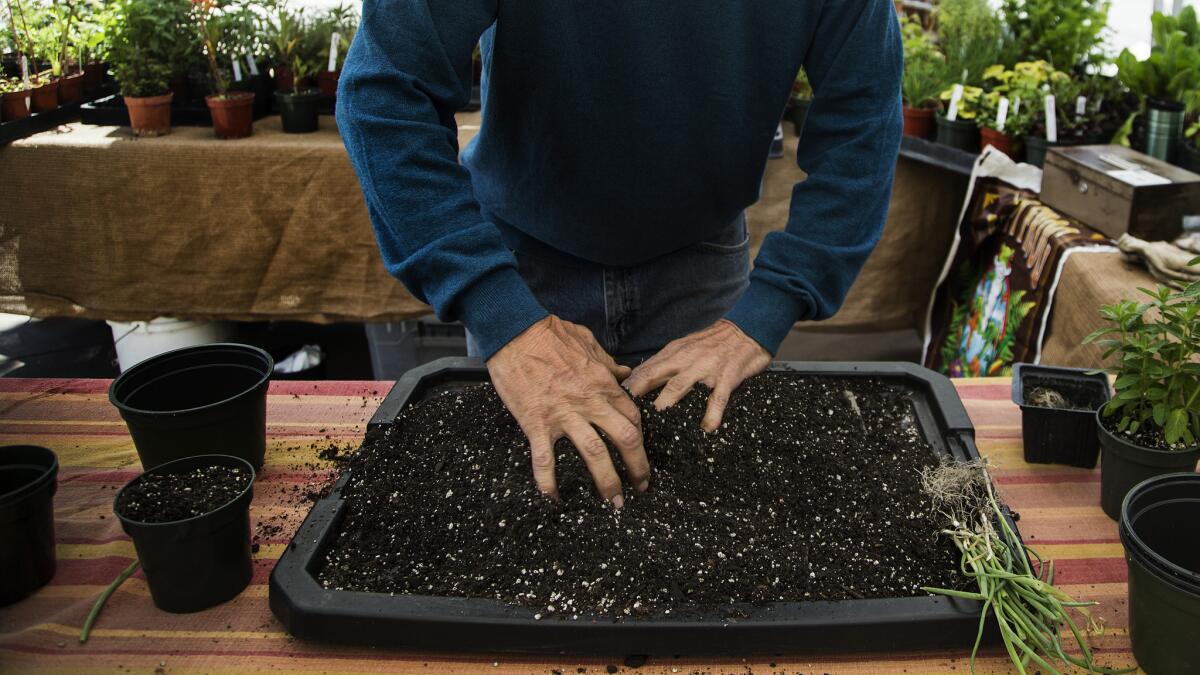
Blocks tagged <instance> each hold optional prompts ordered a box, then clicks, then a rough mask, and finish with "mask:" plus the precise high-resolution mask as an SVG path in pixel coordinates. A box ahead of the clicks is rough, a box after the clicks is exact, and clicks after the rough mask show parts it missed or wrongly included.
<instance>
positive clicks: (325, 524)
mask: <svg viewBox="0 0 1200 675" xmlns="http://www.w3.org/2000/svg"><path fill="white" fill-rule="evenodd" d="M771 370H773V371H779V372H788V373H795V374H796V375H798V376H799V375H805V376H825V377H839V378H841V377H851V378H878V379H880V380H883V381H885V382H887V383H889V384H892V385H894V386H896V387H899V388H901V389H902V390H904V391H906V392H907V393H908V396H909V398H910V400H911V402H912V406H913V411H914V413H915V417H916V418H917V421H918V424H919V426H920V429H921V431H922V433H923V434H924V436H925V438H926V440H927V441H928V442H929V444H930V445H931V446H932V447H933V449H934V451H935V452H937V453H938V454H940V455H943V456H945V457H947V458H950V459H954V460H958V461H969V460H973V459H978V458H979V453H978V450H977V449H976V447H975V432H974V428H973V427H972V425H971V420H970V418H969V417H968V416H967V412H966V410H965V409H964V408H963V405H962V402H961V401H960V400H959V398H958V394H957V392H956V391H955V390H954V387H953V385H951V384H950V381H949V380H947V379H946V378H945V377H943V376H942V375H939V374H936V373H934V372H932V371H929V370H926V369H924V368H921V367H919V366H916V365H912V364H906V363H872V364H850V363H776V364H773V365H772V366H771ZM487 379H488V374H487V369H486V368H485V367H484V366H483V365H482V363H481V362H480V361H479V360H477V359H467V358H457V357H455V358H445V359H440V360H438V361H434V362H432V363H429V364H426V365H424V366H421V367H419V368H415V369H413V370H411V371H409V372H408V373H406V374H405V375H404V376H403V377H401V378H400V380H399V381H398V382H397V383H396V385H395V386H394V387H393V388H392V390H391V392H390V393H389V394H388V396H387V398H386V399H385V400H384V401H383V403H382V404H381V405H380V406H379V409H378V410H377V412H376V413H375V416H374V417H373V418H372V420H371V422H370V426H371V427H373V428H374V427H379V426H383V425H390V424H393V423H395V420H396V417H397V415H398V414H399V413H400V411H401V410H403V409H404V407H405V406H407V405H409V404H410V403H414V402H417V401H421V400H424V399H426V398H428V397H430V396H432V395H434V394H436V393H438V392H442V391H446V390H453V389H457V388H461V387H463V386H467V385H471V384H476V383H479V382H484V381H487ZM348 474H349V472H347V473H346V474H343V475H342V477H341V478H340V479H339V480H338V482H337V484H336V485H335V486H334V488H333V489H332V490H331V492H330V494H329V495H328V496H327V497H325V498H324V499H321V500H319V501H318V502H317V503H316V504H315V505H314V506H313V508H312V511H311V512H310V513H309V515H308V517H307V518H306V519H305V520H304V523H303V524H302V525H301V526H300V529H299V530H298V531H297V532H296V535H295V537H294V538H293V539H292V541H291V543H290V544H289V545H288V547H287V549H286V550H285V551H284V554H283V556H282V557H280V559H279V561H278V563H277V564H276V566H275V569H274V571H273V572H272V573H271V582H270V606H271V610H272V611H273V612H274V613H275V616H276V617H278V618H279V620H280V621H281V622H282V623H283V625H284V626H285V627H286V628H287V630H288V631H289V632H290V633H291V634H292V635H294V636H296V637H298V638H300V639H303V640H315V641H323V642H334V643H344V644H360V645H370V646H375V647H408V648H419V649H423V650H439V651H455V652H463V651H483V652H518V653H530V654H533V653H536V654H562V653H569V654H575V655H585V654H596V655H606V656H611V655H614V654H621V655H628V654H653V655H662V656H670V655H683V654H687V655H716V654H720V655H727V656H728V655H743V654H776V653H785V652H793V653H794V652H819V651H852V652H859V651H864V650H870V651H881V650H899V649H934V648H944V647H958V648H966V647H969V646H970V645H971V644H972V643H973V642H974V640H975V635H976V631H977V630H978V626H979V615H980V611H981V609H982V606H981V604H980V603H978V602H973V601H966V600H959V599H953V598H947V597H942V596H923V597H906V598H890V599H863V600H844V601H837V602H803V603H801V602H779V603H769V604H764V605H758V606H752V605H749V604H745V605H737V606H728V607H723V608H718V609H716V610H714V611H712V612H711V613H707V614H701V615H693V616H691V617H686V618H685V617H678V618H676V617H670V616H663V617H654V618H649V619H624V620H613V619H604V618H598V617H594V618H589V617H584V616H581V617H580V618H579V620H577V621H566V620H541V621H537V620H535V619H534V614H535V610H533V609H530V608H525V607H518V606H512V605H507V604H504V603H500V602H497V601H494V600H488V599H476V598H461V597H437V596H424V595H390V594H387V593H367V592H359V591H336V590H327V589H325V588H323V587H322V586H321V585H320V584H319V583H318V582H317V580H316V578H315V577H316V573H317V571H318V569H319V567H320V564H321V561H322V559H323V553H324V551H325V549H326V547H327V546H329V545H330V544H331V543H332V542H333V540H334V539H335V537H336V535H337V532H338V530H339V528H340V524H341V520H342V518H343V516H344V513H343V512H344V506H345V504H344V502H343V500H342V496H341V493H342V489H343V488H344V487H345V485H346V483H347V481H348V480H349V475H348ZM741 615H744V618H734V617H740V616H741ZM697 616H698V617H699V618H697ZM987 637H988V638H989V639H994V637H995V636H994V634H993V631H992V630H990V629H989V630H988V632H987Z"/></svg>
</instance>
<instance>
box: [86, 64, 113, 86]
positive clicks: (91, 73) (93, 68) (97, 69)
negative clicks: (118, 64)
mask: <svg viewBox="0 0 1200 675" xmlns="http://www.w3.org/2000/svg"><path fill="white" fill-rule="evenodd" d="M107 71H108V64H107V63H89V64H87V65H86V66H84V67H83V90H84V91H96V90H97V89H99V88H100V87H102V86H104V75H105V73H106V72H107Z"/></svg>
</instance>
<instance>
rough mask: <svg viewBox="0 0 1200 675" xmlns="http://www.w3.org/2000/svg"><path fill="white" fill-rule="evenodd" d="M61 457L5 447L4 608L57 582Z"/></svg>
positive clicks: (0, 543) (0, 584) (0, 485)
mask: <svg viewBox="0 0 1200 675" xmlns="http://www.w3.org/2000/svg"><path fill="white" fill-rule="evenodd" d="M57 489H58V457H56V456H55V455H54V453H53V452H51V451H50V450H48V449H46V448H42V447H38V446H36V445H7V446H3V447H0V607H4V606H5V605H11V604H13V603H14V602H17V601H18V600H21V599H23V598H25V597H27V596H29V595H30V594H32V593H33V592H34V591H36V590H37V589H39V588H41V587H42V586H45V585H46V584H47V583H49V582H50V580H51V579H52V578H54V570H55V554H54V493H55V492H56V491H57Z"/></svg>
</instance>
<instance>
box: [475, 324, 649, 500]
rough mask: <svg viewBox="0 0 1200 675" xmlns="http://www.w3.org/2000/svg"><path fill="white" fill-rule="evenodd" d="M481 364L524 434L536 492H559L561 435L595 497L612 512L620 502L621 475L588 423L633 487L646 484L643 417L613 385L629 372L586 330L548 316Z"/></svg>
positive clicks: (552, 493)
mask: <svg viewBox="0 0 1200 675" xmlns="http://www.w3.org/2000/svg"><path fill="white" fill-rule="evenodd" d="M487 367H488V372H489V373H491V376H492V383H493V384H494V385H495V387H496V392H497V393H499V394H500V400H502V401H504V405H506V406H508V410H509V412H511V413H512V414H513V417H515V418H516V419H517V423H518V424H520V425H521V430H522V431H524V432H525V436H526V437H528V438H529V446H530V448H531V449H532V451H533V478H534V480H535V481H536V482H537V486H538V489H540V490H541V491H542V492H544V493H546V494H548V495H550V496H557V495H558V487H557V484H556V482H555V478H554V443H555V441H557V440H558V439H560V438H563V437H564V436H565V437H567V438H569V439H571V442H572V443H573V444H574V445H575V448H576V449H577V450H578V451H579V454H580V456H581V457H583V461H584V462H586V463H587V467H588V471H590V472H591V474H592V479H593V480H595V482H596V489H597V490H598V491H599V492H600V495H601V496H602V497H604V498H605V499H607V500H609V501H610V502H612V505H613V506H614V507H616V508H618V509H619V508H621V507H622V506H623V505H624V503H625V501H624V498H623V497H622V496H621V480H620V478H619V477H618V476H617V472H616V469H615V468H614V467H613V463H612V459H611V457H610V456H609V452H608V448H607V447H606V446H605V444H604V440H603V439H601V438H600V435H599V434H598V433H597V432H596V429H595V428H593V426H592V425H595V426H596V427H599V428H600V429H602V430H603V431H604V434H605V435H606V436H608V438H609V439H610V440H611V441H612V442H613V444H614V445H615V446H617V450H618V451H619V452H620V453H621V459H622V460H624V462H625V469H626V471H627V473H628V474H629V479H630V481H631V482H632V483H633V485H634V486H635V487H636V488H637V490H638V491H644V490H645V489H646V488H648V487H649V486H650V462H649V460H647V459H646V449H645V447H643V445H642V431H641V416H640V414H639V413H638V408H637V405H635V404H634V402H633V400H632V399H630V398H629V395H628V394H626V393H625V390H624V389H622V388H621V386H620V384H618V380H623V379H625V378H626V377H628V376H629V373H630V369H629V368H626V367H625V366H619V365H617V363H616V362H615V361H613V359H612V357H611V356H609V355H608V354H607V353H606V352H605V351H604V349H603V348H602V347H601V346H600V343H598V342H596V338H595V337H594V336H593V335H592V333H591V331H589V330H588V329H587V328H584V327H583V326H580V325H577V324H573V323H570V322H567V321H563V320H562V319H559V318H558V317H556V316H548V317H546V318H545V319H542V320H541V321H538V322H537V323H535V324H533V325H532V326H530V327H529V328H527V329H526V330H525V332H523V333H521V334H520V335H518V336H517V337H515V338H513V340H512V341H511V342H509V343H508V344H507V345H505V346H504V347H502V348H501V349H500V351H498V352H496V353H495V354H493V355H492V357H491V358H490V359H488V361H487Z"/></svg>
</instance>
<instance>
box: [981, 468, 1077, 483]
mask: <svg viewBox="0 0 1200 675" xmlns="http://www.w3.org/2000/svg"><path fill="white" fill-rule="evenodd" d="M992 480H993V481H995V482H996V483H997V484H998V485H1056V484H1059V483H1098V482H1100V472H1099V471H1095V472H1088V473H1082V472H1081V473H1049V474H1046V473H1025V474H1021V473H993V474H992Z"/></svg>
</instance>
